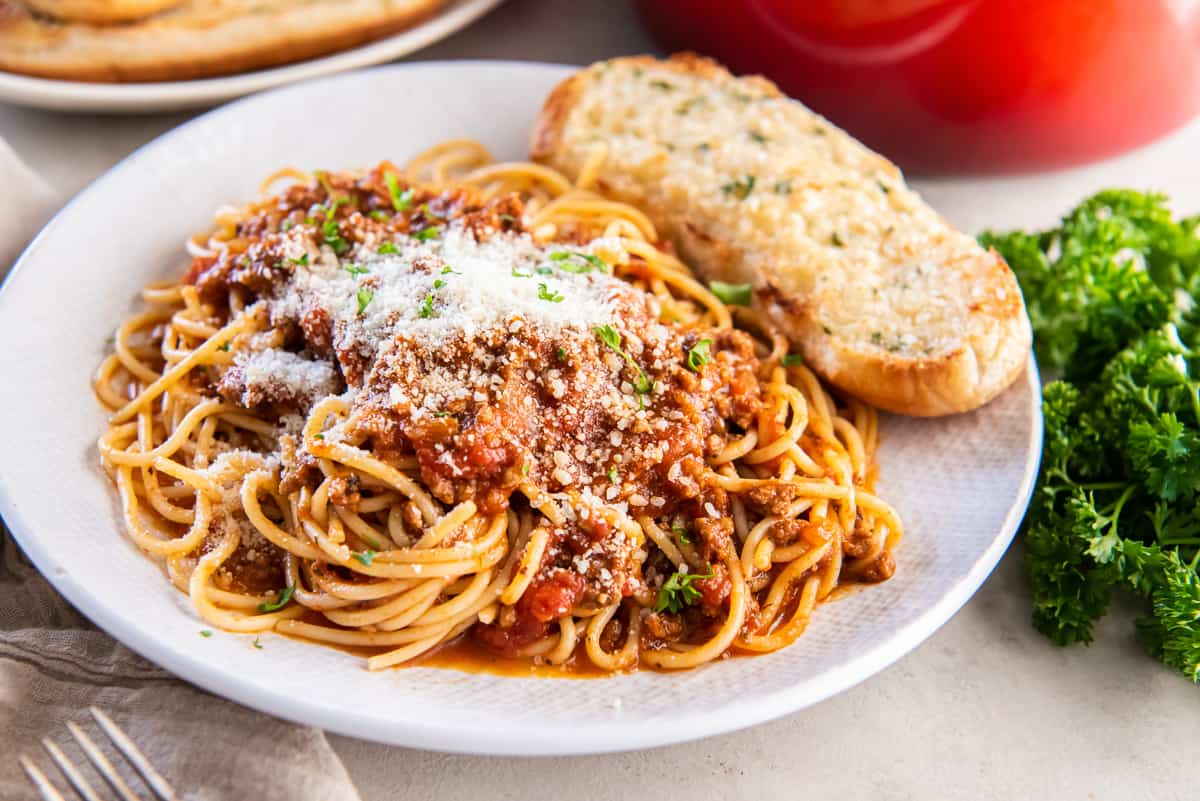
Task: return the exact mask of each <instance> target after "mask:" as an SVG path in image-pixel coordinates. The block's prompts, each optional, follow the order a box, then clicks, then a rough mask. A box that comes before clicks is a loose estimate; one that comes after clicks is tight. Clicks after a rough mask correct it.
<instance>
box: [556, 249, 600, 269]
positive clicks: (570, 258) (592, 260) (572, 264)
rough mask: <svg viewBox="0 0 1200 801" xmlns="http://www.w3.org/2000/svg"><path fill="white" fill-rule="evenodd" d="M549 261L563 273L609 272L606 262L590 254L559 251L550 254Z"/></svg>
mask: <svg viewBox="0 0 1200 801" xmlns="http://www.w3.org/2000/svg"><path fill="white" fill-rule="evenodd" d="M550 260H551V261H553V262H556V263H557V264H558V269H560V270H562V271H563V272H565V273H575V274H576V275H578V274H580V273H588V272H591V271H592V270H599V271H600V272H602V273H607V272H609V266H608V262H606V261H605V260H604V259H602V258H600V257H599V256H596V255H594V254H592V253H580V252H578V251H574V250H571V251H567V250H560V251H558V252H557V253H551V254H550Z"/></svg>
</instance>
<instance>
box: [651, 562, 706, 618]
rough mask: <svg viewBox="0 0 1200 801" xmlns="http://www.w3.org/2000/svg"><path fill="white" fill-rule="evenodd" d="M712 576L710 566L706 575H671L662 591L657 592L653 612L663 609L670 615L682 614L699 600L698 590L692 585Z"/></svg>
mask: <svg viewBox="0 0 1200 801" xmlns="http://www.w3.org/2000/svg"><path fill="white" fill-rule="evenodd" d="M714 575H715V574H714V573H713V568H712V565H709V566H708V572H707V573H672V574H671V577H670V578H668V579H667V580H666V582H664V583H663V585H662V589H660V590H659V591H658V601H656V602H655V604H654V611H655V612H661V611H663V610H664V609H665V610H666V611H668V612H670V613H671V614H678V613H680V612H682V611H683V610H684V609H685V608H687V607H689V606H691V605H692V604H694V603H696V601H699V600H700V590H698V589H696V588H695V587H694V586H693V585H694V584H695V583H696V582H697V581H702V580H703V579H710V578H712V577H713V576H714Z"/></svg>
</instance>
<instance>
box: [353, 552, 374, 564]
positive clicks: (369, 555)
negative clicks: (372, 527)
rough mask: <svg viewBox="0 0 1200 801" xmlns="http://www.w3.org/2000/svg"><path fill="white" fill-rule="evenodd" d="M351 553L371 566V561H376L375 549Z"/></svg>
mask: <svg viewBox="0 0 1200 801" xmlns="http://www.w3.org/2000/svg"><path fill="white" fill-rule="evenodd" d="M350 555H351V556H353V557H354V558H355V559H357V560H358V561H360V562H362V563H363V564H364V565H366V566H367V567H370V566H371V562H372V561H374V559H375V552H374V551H358V552H357V553H352V554H350Z"/></svg>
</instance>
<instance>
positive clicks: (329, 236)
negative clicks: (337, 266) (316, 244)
mask: <svg viewBox="0 0 1200 801" xmlns="http://www.w3.org/2000/svg"><path fill="white" fill-rule="evenodd" d="M321 241H322V242H324V243H325V244H326V245H329V247H331V248H333V252H334V253H336V254H338V255H339V256H340V255H342V254H343V253H345V252H346V251H347V250H349V249H350V244H349V243H348V242H347V241H346V240H345V239H342V234H341V231H339V230H338V224H337V220H335V219H334V217H333V210H332V209H331V210H330V211H329V213H328V214H327V216H326V217H325V222H323V223H321Z"/></svg>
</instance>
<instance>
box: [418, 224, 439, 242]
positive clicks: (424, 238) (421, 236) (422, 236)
mask: <svg viewBox="0 0 1200 801" xmlns="http://www.w3.org/2000/svg"><path fill="white" fill-rule="evenodd" d="M440 233H441V231H440V230H438V228H437V226H433V225H431V226H429V227H428V228H422V229H421V230H420V231H417V232H416V233H415V234H413V238H414V239H416V240H417V241H418V242H428V241H429V240H430V239H437V238H438V235H439V234H440Z"/></svg>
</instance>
